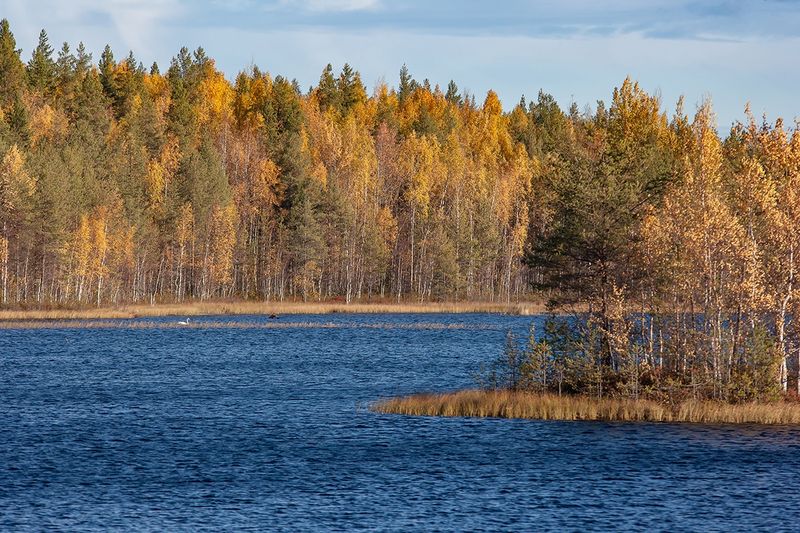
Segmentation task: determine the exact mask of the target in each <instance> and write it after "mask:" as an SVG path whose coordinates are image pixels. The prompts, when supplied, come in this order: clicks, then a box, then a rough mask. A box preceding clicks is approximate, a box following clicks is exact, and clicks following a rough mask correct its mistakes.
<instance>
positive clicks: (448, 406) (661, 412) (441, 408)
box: [370, 390, 800, 425]
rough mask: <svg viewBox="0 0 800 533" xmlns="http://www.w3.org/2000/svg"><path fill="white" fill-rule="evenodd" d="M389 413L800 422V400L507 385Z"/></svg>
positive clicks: (408, 404) (409, 400)
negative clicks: (610, 394) (643, 396)
mask: <svg viewBox="0 0 800 533" xmlns="http://www.w3.org/2000/svg"><path fill="white" fill-rule="evenodd" d="M370 408H371V410H372V411H374V412H377V413H384V414H399V415H411V416H439V417H484V418H519V419H533V420H569V421H572V420H586V421H607V422H680V423H696V424H776V425H780V424H782V425H789V424H800V403H797V402H789V401H778V402H774V403H740V404H729V403H723V402H717V401H709V400H687V401H684V402H681V403H679V404H676V405H667V404H663V403H659V402H654V401H650V400H633V399H622V398H595V397H588V396H567V395H565V396H558V395H555V394H536V393H528V392H513V391H507V390H497V391H495V390H462V391H457V392H452V393H445V394H414V395H411V396H403V397H398V398H389V399H386V400H381V401H378V402H376V403H374V404H372V406H371V407H370Z"/></svg>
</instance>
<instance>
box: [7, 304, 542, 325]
mask: <svg viewBox="0 0 800 533" xmlns="http://www.w3.org/2000/svg"><path fill="white" fill-rule="evenodd" d="M544 311H545V306H544V305H543V304H541V303H537V302H529V303H508V304H506V303H496V302H441V303H439V302H430V303H392V302H379V303H364V302H354V303H350V304H346V303H341V302H315V303H311V302H252V301H232V302H188V303H181V304H155V305H126V306H118V307H99V308H84V309H6V310H0V321H9V320H16V321H26V320H91V319H102V318H106V319H124V318H138V317H165V316H215V315H298V314H304V315H324V314H331V313H362V314H379V313H386V314H391V313H406V314H410V313H420V314H424V313H503V314H513V315H534V314H537V313H542V312H544Z"/></svg>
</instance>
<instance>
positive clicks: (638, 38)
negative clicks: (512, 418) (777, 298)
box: [0, 0, 800, 130]
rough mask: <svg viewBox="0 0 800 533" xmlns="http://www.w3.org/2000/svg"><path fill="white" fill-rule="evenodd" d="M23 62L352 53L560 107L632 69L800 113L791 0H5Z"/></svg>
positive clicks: (699, 92) (731, 111) (728, 102)
mask: <svg viewBox="0 0 800 533" xmlns="http://www.w3.org/2000/svg"><path fill="white" fill-rule="evenodd" d="M0 14H2V16H5V17H8V18H9V20H10V21H11V25H12V29H13V31H14V32H15V35H16V37H17V42H18V43H19V46H20V47H22V48H23V57H24V58H25V59H26V60H27V58H28V57H29V56H30V50H31V48H32V47H33V46H34V45H35V42H36V38H37V36H38V33H39V30H40V29H41V28H45V29H46V30H47V32H48V34H49V35H50V38H51V41H53V43H54V47H55V48H58V46H60V43H61V42H62V41H65V40H66V41H69V42H70V43H71V44H72V45H74V44H76V43H77V42H78V41H79V40H83V41H84V42H85V43H86V45H87V47H88V48H89V49H90V50H91V51H93V52H95V58H97V57H99V51H100V50H102V47H103V46H104V45H105V43H110V44H111V45H112V47H113V49H114V51H115V54H116V55H117V57H124V56H125V55H127V52H128V50H129V49H133V50H134V52H135V54H136V56H137V57H138V58H139V59H140V60H141V61H142V62H143V63H144V64H145V65H149V64H150V63H151V62H152V61H158V63H159V65H161V66H162V67H166V65H167V64H168V62H169V58H170V57H171V56H173V55H174V54H175V53H176V52H177V50H178V49H179V48H180V47H181V46H183V45H186V46H188V47H190V48H192V49H193V48H196V47H197V46H199V45H202V46H203V47H204V48H205V49H206V51H207V52H208V54H209V55H210V56H211V57H213V58H215V59H216V60H217V64H218V66H219V67H220V68H221V69H222V70H223V71H224V72H225V73H226V74H227V75H228V77H229V78H233V77H234V76H235V74H236V73H237V72H238V71H239V70H241V69H243V68H246V67H248V66H249V65H251V64H256V65H258V66H259V67H261V68H262V69H264V70H268V71H269V72H271V73H273V74H283V75H285V76H287V77H289V78H297V79H298V81H299V82H300V83H301V85H302V86H303V88H304V89H305V88H307V87H308V86H309V85H310V84H312V83H315V82H316V81H317V80H318V78H319V73H320V72H321V70H322V68H323V67H324V66H325V64H327V63H328V62H331V63H333V64H334V66H335V67H337V68H339V67H341V65H342V64H343V63H344V62H349V63H350V64H351V65H353V66H354V67H355V68H356V69H358V70H359V71H361V73H362V78H363V80H364V82H365V83H366V84H367V86H368V88H370V89H371V88H372V87H373V86H374V85H375V83H376V82H377V81H378V80H380V79H386V81H388V82H389V83H390V84H392V85H394V84H396V80H397V73H398V71H399V69H400V66H401V65H402V64H403V63H406V64H408V67H409V69H410V70H411V73H412V74H413V75H414V76H415V77H416V78H417V79H419V80H422V79H423V78H429V79H430V80H431V82H432V83H439V84H441V85H446V84H447V82H448V81H449V80H450V79H451V78H452V79H455V81H456V83H458V85H459V87H461V88H465V89H468V90H469V91H470V92H472V93H474V94H476V95H477V98H478V99H479V100H482V99H483V96H484V94H485V93H486V91H487V90H488V89H490V88H493V89H495V90H497V92H498V93H499V94H500V97H501V98H502V100H503V102H504V104H505V105H506V107H508V106H511V105H513V104H515V103H516V102H517V101H518V100H519V97H520V96H521V95H522V94H525V95H527V96H528V97H535V95H536V94H537V93H538V91H539V89H540V88H543V89H544V90H545V91H547V92H550V93H552V94H553V95H554V96H555V97H556V98H557V99H558V101H559V102H560V103H561V104H562V106H563V107H565V108H566V107H568V106H569V104H570V103H571V102H572V101H575V102H576V103H578V105H579V106H580V107H581V108H583V106H584V105H586V104H589V105H594V102H595V101H596V100H597V99H604V100H606V101H608V100H609V99H610V94H611V91H612V89H613V87H614V86H616V85H619V84H620V83H621V82H622V80H623V79H624V78H625V76H626V75H631V76H632V77H633V78H635V79H637V80H639V82H640V83H641V84H642V86H643V87H644V88H645V89H647V90H648V91H652V92H655V91H657V92H659V93H660V94H661V95H662V98H663V104H664V106H665V108H667V109H669V110H671V109H673V108H674V105H675V101H676V100H677V98H678V96H679V95H681V94H683V95H685V96H686V101H687V104H688V107H689V108H690V109H691V108H692V107H693V106H694V105H695V104H696V103H698V102H699V101H700V100H701V99H702V98H703V96H704V95H711V96H712V99H713V101H714V104H715V108H716V110H717V113H718V116H719V124H720V128H721V129H722V130H727V128H728V126H729V125H730V123H731V122H732V121H733V120H736V119H741V118H742V117H743V113H742V110H743V109H744V105H745V103H746V102H747V101H750V102H751V105H752V109H753V111H754V113H755V114H756V115H761V114H762V113H766V114H767V116H768V117H769V118H770V119H774V118H775V117H776V116H783V117H784V118H786V119H787V120H788V121H791V120H793V119H794V118H795V117H800V100H798V99H797V98H796V94H797V92H798V91H797V88H798V87H800V83H799V82H800V68H798V67H800V60H799V59H798V58H800V29H799V28H800V2H798V1H795V0H750V1H745V0H717V1H708V2H688V1H681V0H676V1H669V0H650V1H644V0H615V1H608V2H600V1H591V0H573V1H568V0H561V1H558V0H542V1H523V0H508V1H499V0H496V1H494V2H489V1H486V2H483V1H471V0H461V1H455V0H442V1H435V0H424V1H423V0H413V1H401V0H394V1H392V0H231V1H228V2H226V1H222V0H202V1H194V2H191V1H189V0H106V1H105V2H100V1H92V0H72V1H64V0H0Z"/></svg>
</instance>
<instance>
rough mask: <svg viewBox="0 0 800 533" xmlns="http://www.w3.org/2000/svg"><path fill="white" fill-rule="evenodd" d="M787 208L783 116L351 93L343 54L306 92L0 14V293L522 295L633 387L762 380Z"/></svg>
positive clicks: (31, 297) (110, 298)
mask: <svg viewBox="0 0 800 533" xmlns="http://www.w3.org/2000/svg"><path fill="white" fill-rule="evenodd" d="M799 223H800V133H798V131H797V129H796V127H795V129H794V130H791V131H787V128H786V127H785V126H784V124H783V123H782V122H781V121H780V120H778V121H776V122H775V123H774V124H770V123H767V122H766V121H763V122H762V123H757V122H756V121H755V120H754V119H753V117H751V116H749V112H748V113H746V114H745V117H744V122H743V123H740V124H736V125H735V126H734V127H733V128H732V129H731V130H730V132H727V133H726V135H725V136H724V137H721V136H720V135H719V134H718V133H717V131H716V126H715V119H714V114H713V111H712V109H711V104H710V102H703V103H702V104H701V105H700V106H699V107H698V108H697V109H696V110H695V111H694V112H693V117H690V116H689V115H687V112H686V111H684V108H683V104H682V102H679V103H678V105H677V107H676V110H675V112H674V113H672V114H667V113H664V112H663V110H662V103H661V102H660V100H659V98H657V97H656V96H653V95H650V94H647V93H646V92H645V91H643V90H642V89H641V88H640V87H639V86H638V84H637V83H635V82H634V81H632V80H630V79H626V80H624V82H623V83H622V84H621V85H620V87H618V88H616V89H614V91H613V95H612V96H611V100H610V105H608V106H606V105H605V104H604V103H603V102H602V101H601V102H598V104H597V106H596V108H595V109H594V110H593V111H585V112H581V111H579V110H578V109H577V107H576V106H575V105H573V106H572V107H571V108H570V109H569V110H567V111H566V112H565V111H564V110H562V109H561V108H560V107H559V106H558V104H557V103H556V102H555V100H554V99H553V98H552V97H551V96H550V95H548V94H546V93H544V92H540V93H539V94H538V97H537V98H536V99H535V100H532V101H530V102H529V101H526V100H525V99H524V98H523V99H522V100H521V101H520V102H519V103H518V104H517V105H515V106H514V107H513V108H511V109H510V110H503V107H502V105H501V102H500V100H499V99H498V96H497V95H496V94H495V93H494V92H492V91H490V92H489V93H488V94H487V95H486V96H485V98H483V99H482V101H476V98H475V97H474V96H472V95H468V94H464V93H463V92H461V91H459V88H458V87H457V85H456V84H455V83H454V82H450V83H449V84H448V85H447V87H445V88H444V89H442V88H440V87H439V86H431V84H430V82H428V80H424V81H421V82H420V81H417V80H415V79H414V78H413V76H412V74H411V73H410V72H409V71H408V69H407V68H405V67H403V69H402V70H401V72H400V78H399V82H398V85H397V87H396V88H393V87H390V86H388V85H386V84H383V83H381V84H378V86H377V87H375V88H374V90H373V91H372V93H371V94H370V93H368V91H367V88H366V87H365V86H364V83H363V82H362V80H361V78H360V75H359V73H358V72H357V71H355V70H354V69H353V68H351V67H350V66H349V65H344V67H343V68H342V70H341V71H340V72H338V73H337V72H334V70H333V69H332V67H331V66H330V65H329V66H327V67H326V68H325V69H324V70H323V71H322V73H321V76H320V79H319V83H318V84H317V85H316V86H315V87H311V88H310V89H308V90H307V91H304V90H303V89H301V88H300V87H299V86H298V84H297V83H296V82H293V81H291V80H289V79H288V78H285V77H283V76H280V75H276V76H272V75H270V74H268V73H267V72H264V71H262V70H260V69H259V68H257V67H253V68H252V69H250V70H248V71H244V72H241V73H239V74H238V75H237V76H236V78H235V80H234V81H233V82H231V81H229V80H228V79H227V78H226V77H225V76H224V75H223V73H221V72H220V71H218V70H217V69H216V67H215V64H214V61H213V60H212V59H211V58H209V57H207V56H206V54H205V53H204V51H203V50H202V49H197V50H196V51H194V52H189V51H188V50H187V49H182V50H181V51H180V52H179V53H178V55H177V56H176V57H175V58H173V60H172V61H171V63H170V65H169V67H168V68H167V69H166V70H165V71H163V72H162V71H161V70H160V69H159V67H158V65H156V64H153V65H152V67H150V68H149V69H146V68H145V67H144V66H143V65H142V63H140V62H139V60H138V59H137V58H136V57H135V56H134V55H133V53H132V52H131V53H130V54H128V55H127V56H126V57H124V58H117V57H115V55H114V53H113V52H112V50H111V48H110V47H106V48H105V50H103V51H102V53H101V54H100V56H99V58H95V57H93V55H92V54H90V53H89V52H88V51H87V50H86V49H85V48H84V46H83V45H82V44H79V45H78V46H77V47H76V48H75V49H74V50H73V49H72V48H71V47H70V46H69V45H68V44H67V43H64V45H63V46H62V47H61V48H60V49H59V50H58V51H55V50H54V48H53V46H52V45H51V44H50V43H49V41H48V37H47V34H46V33H45V32H44V31H42V33H41V35H40V38H39V44H38V46H37V47H36V49H35V50H33V51H32V52H31V53H27V54H24V55H23V53H22V52H21V51H20V50H18V49H17V46H16V42H15V39H14V36H13V34H12V31H11V29H10V26H9V23H8V21H5V20H4V21H2V24H0V291H1V292H0V302H2V304H3V305H21V304H39V305H43V304H47V305H52V304H92V305H105V304H116V303H122V302H139V301H148V302H156V301H180V300H184V299H207V298H215V297H243V298H259V299H285V298H293V299H305V300H308V299H326V298H334V297H335V298H343V299H345V300H346V301H350V300H352V299H359V298H361V299H363V298H375V297H380V298H392V299H416V300H430V299H460V300H463V299H481V300H517V299H520V298H523V297H526V296H531V295H534V294H536V295H545V296H546V297H548V298H549V299H551V300H552V301H553V302H554V303H556V304H559V305H562V306H570V305H577V306H579V307H580V308H582V309H588V317H589V318H588V322H587V324H588V326H587V327H590V328H593V329H591V331H592V332H593V333H592V334H591V335H588V334H587V335H586V336H584V337H582V338H583V339H584V340H585V339H591V342H590V344H591V347H590V348H585V351H586V354H589V355H591V357H595V359H592V360H593V361H596V362H597V365H596V368H599V369H600V371H602V370H603V369H611V370H613V371H614V372H615V373H616V374H617V375H618V374H619V373H624V372H633V371H634V370H635V371H636V373H637V374H636V376H637V381H636V384H637V385H636V386H637V387H638V383H639V381H638V379H639V378H638V376H640V371H641V368H640V367H641V365H644V367H646V368H650V369H653V368H660V369H662V370H663V369H671V370H672V371H674V372H676V373H678V374H679V375H681V376H684V377H685V376H691V379H692V382H691V383H692V384H693V385H694V384H701V385H703V384H707V383H712V382H713V387H714V394H718V393H719V394H723V393H724V391H723V389H722V387H723V386H724V385H725V384H726V383H729V382H731V381H732V380H734V379H735V378H736V376H737V375H738V374H737V372H740V371H741V372H744V370H742V369H747V368H751V367H752V368H755V366H753V365H755V363H756V359H757V357H756V355H753V354H757V355H758V357H767V359H768V363H769V364H766V363H765V364H760V363H759V364H760V366H759V368H767V369H768V370H765V371H764V372H772V371H771V370H769V368H771V367H770V366H769V365H771V364H773V363H775V364H776V365H778V367H776V369H775V372H777V375H778V376H779V379H778V383H779V384H781V385H782V386H783V387H784V389H785V388H786V386H787V385H786V384H787V379H788V377H787V376H788V372H789V371H790V370H791V368H796V366H797V365H796V364H795V363H793V362H792V361H794V359H793V358H792V354H794V353H797V338H796V337H797V332H796V331H795V330H794V327H793V324H792V321H791V319H790V317H791V316H793V314H796V307H795V306H796V305H797V302H798V299H797V297H796V294H795V292H796V290H797V287H796V285H797V284H796V283H795V272H796V269H797V265H796V262H797V256H798V254H797V253H796V250H797V249H798V246H799V245H800V233H799V232H798V224H799ZM631 309H636V310H639V311H641V313H640V314H639V316H640V317H642V318H641V319H640V320H638V321H637V319H636V318H635V317H632V316H631V314H630V313H629V312H628V311H630V310H631ZM644 316H647V317H650V318H648V319H647V320H645V318H644ZM698 316H701V317H703V318H702V319H700V320H698V319H697V317H698ZM764 346H768V347H769V350H765V349H762V348H763V347H764ZM765 354H766V355H765ZM771 354H772V355H771ZM773 355H774V357H773ZM762 363H763V362H762ZM631 365H633V366H631ZM748 365H749V366H748ZM765 365H766V366H765ZM634 366H635V369H634ZM664 371H666V370H664ZM642 372H643V371H642ZM601 373H602V372H601ZM587 375H588V374H587ZM642 375H643V374H642ZM747 376H748V377H747V379H751V380H758V379H772V374H769V376H767V377H764V376H760V375H755V374H753V375H751V374H747ZM706 378H708V379H706ZM586 379H589V378H586ZM597 383H598V386H602V380H601V381H598V382H597ZM626 383H629V381H626ZM630 383H632V382H630Z"/></svg>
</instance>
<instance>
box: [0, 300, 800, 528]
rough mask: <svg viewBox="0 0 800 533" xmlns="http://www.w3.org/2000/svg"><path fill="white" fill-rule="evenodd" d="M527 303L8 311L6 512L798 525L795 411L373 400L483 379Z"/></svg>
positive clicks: (799, 435)
mask: <svg viewBox="0 0 800 533" xmlns="http://www.w3.org/2000/svg"><path fill="white" fill-rule="evenodd" d="M531 320H541V319H532V318H530V317H509V316H500V315H486V314H464V315H327V316H287V317H281V318H280V319H279V320H278V321H269V320H268V319H266V318H265V317H236V318H229V317H201V318H198V319H197V322H198V324H197V325H196V326H193V327H189V328H180V327H175V322H176V321H177V319H174V318H173V319H169V318H164V319H147V320H146V319H139V320H132V321H129V322H126V323H124V324H122V325H124V326H126V327H116V328H83V329H76V328H62V329H36V330H0V406H2V407H0V409H2V411H0V529H3V530H37V531H38V530H43V529H69V530H84V531H85V530H109V529H112V530H119V529H135V530H139V531H141V530H159V531H162V530H171V531H175V530H191V531H198V530H210V531H219V530H269V531H308V530H323V531H352V530H359V529H363V530H370V531H384V530H386V531H467V530H469V531H497V530H502V531H531V530H541V529H555V530H565V529H566V530H576V531H578V530H609V529H613V530H620V529H636V530H644V529H656V530H671V531H676V530H704V531H729V530H765V531H780V530H787V531H790V530H796V528H797V527H798V526H797V524H798V522H800V505H798V503H797V499H798V496H797V491H798V489H797V479H798V476H800V428H789V427H765V426H747V427H744V426H699V425H672V424H624V423H594V422H539V421H530V420H497V419H436V418H416V417H404V416H395V415H377V414H374V413H371V412H369V411H368V410H367V406H368V404H369V403H370V402H372V401H374V400H376V399H379V398H382V397H387V396H393V395H398V394H405V393H412V392H420V391H447V390H453V389H458V388H461V387H465V386H471V385H472V384H473V382H472V378H471V374H472V373H473V372H474V371H476V370H477V368H478V366H479V364H480V362H482V361H489V360H491V359H493V358H495V357H496V356H497V355H499V353H500V352H501V351H502V347H503V340H504V338H505V334H506V331H507V330H508V329H513V330H515V331H516V332H517V333H518V334H519V335H520V336H524V334H525V330H526V329H527V327H528V325H529V324H530V322H531ZM115 324H117V323H116V322H115ZM265 325H268V326H271V327H264V326H265ZM204 326H205V327H204Z"/></svg>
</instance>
